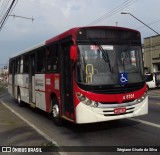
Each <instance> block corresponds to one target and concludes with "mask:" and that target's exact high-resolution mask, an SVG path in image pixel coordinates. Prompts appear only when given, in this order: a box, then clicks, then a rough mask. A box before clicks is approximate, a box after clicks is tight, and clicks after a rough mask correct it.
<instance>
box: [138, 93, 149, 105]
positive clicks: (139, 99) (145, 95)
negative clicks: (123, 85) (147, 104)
mask: <svg viewBox="0 0 160 155" xmlns="http://www.w3.org/2000/svg"><path fill="white" fill-rule="evenodd" d="M146 97H147V93H146V92H145V93H144V94H143V96H142V97H140V98H138V99H137V102H138V103H140V102H142V101H143V100H144V99H145V98H146Z"/></svg>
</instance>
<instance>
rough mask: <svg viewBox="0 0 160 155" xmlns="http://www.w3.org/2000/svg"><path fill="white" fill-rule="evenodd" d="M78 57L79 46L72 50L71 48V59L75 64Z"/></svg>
mask: <svg viewBox="0 0 160 155" xmlns="http://www.w3.org/2000/svg"><path fill="white" fill-rule="evenodd" d="M77 56H78V50H77V46H71V48H70V59H71V60H73V61H74V62H75V61H76V59H77Z"/></svg>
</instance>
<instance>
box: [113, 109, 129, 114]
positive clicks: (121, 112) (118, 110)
mask: <svg viewBox="0 0 160 155" xmlns="http://www.w3.org/2000/svg"><path fill="white" fill-rule="evenodd" d="M114 113H115V114H123V113H126V108H116V109H114Z"/></svg>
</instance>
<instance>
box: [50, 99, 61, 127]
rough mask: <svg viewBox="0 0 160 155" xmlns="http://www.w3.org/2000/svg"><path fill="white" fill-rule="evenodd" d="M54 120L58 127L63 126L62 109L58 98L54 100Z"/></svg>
mask: <svg viewBox="0 0 160 155" xmlns="http://www.w3.org/2000/svg"><path fill="white" fill-rule="evenodd" d="M51 102H52V119H53V122H54V124H56V125H57V126H62V119H61V117H60V108H59V105H58V101H57V99H56V98H53V99H52V101H51Z"/></svg>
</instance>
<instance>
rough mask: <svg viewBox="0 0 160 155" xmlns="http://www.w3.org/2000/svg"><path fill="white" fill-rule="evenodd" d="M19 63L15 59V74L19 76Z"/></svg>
mask: <svg viewBox="0 0 160 155" xmlns="http://www.w3.org/2000/svg"><path fill="white" fill-rule="evenodd" d="M20 63H21V59H20V58H17V59H15V73H17V74H19V73H20V65H21V64H20Z"/></svg>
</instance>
